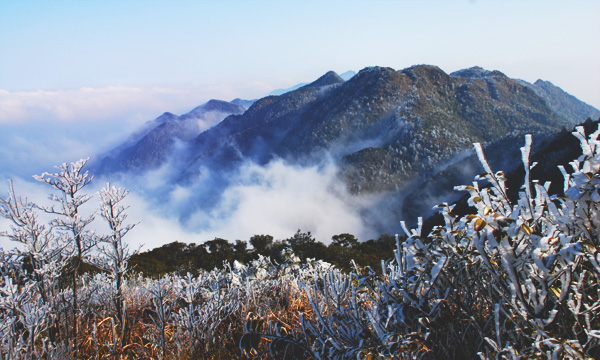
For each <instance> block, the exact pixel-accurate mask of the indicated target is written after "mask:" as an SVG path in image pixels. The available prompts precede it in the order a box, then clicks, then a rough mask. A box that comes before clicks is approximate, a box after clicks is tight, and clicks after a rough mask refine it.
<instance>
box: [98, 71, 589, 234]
mask: <svg viewBox="0 0 600 360" xmlns="http://www.w3.org/2000/svg"><path fill="white" fill-rule="evenodd" d="M209 104H210V105H209ZM236 106H237V107H236ZM210 112H212V113H214V114H220V115H219V116H222V117H223V120H222V121H220V122H218V123H216V124H215V125H214V126H212V127H207V128H206V129H205V130H204V131H202V130H200V128H199V127H193V130H189V128H190V124H193V122H190V119H198V118H203V117H206V116H207V115H206V114H208V113H210ZM599 114H600V113H599V112H598V110H597V109H595V108H593V107H591V106H589V105H587V104H585V103H583V102H581V101H579V100H577V99H576V98H574V97H572V96H571V95H569V94H567V93H565V92H564V91H562V90H561V89H560V88H558V87H556V86H554V85H552V84H551V83H549V82H544V81H541V80H539V81H537V82H536V83H535V84H530V83H527V82H524V81H522V80H516V79H511V78H509V77H507V76H506V75H504V74H503V73H501V72H499V71H488V70H485V69H482V68H480V67H472V68H469V69H464V70H460V71H457V72H454V73H451V74H447V73H445V72H444V71H442V70H441V69H440V68H438V67H436V66H430V65H417V66H413V67H409V68H406V69H403V70H398V71H397V70H394V69H391V68H386V67H369V68H365V69H363V70H361V71H360V72H359V73H358V74H356V75H354V76H351V77H349V79H348V80H345V79H344V78H342V77H341V76H339V75H338V74H336V73H335V72H333V71H330V72H328V73H326V74H324V75H323V76H322V77H320V78H319V79H317V80H315V81H314V82H312V83H310V84H306V85H303V86H301V87H299V88H297V89H295V90H292V91H289V92H286V93H283V94H282V95H278V96H273V95H271V96H267V97H265V98H262V99H259V100H257V101H255V102H253V103H252V104H251V105H250V106H249V108H247V109H245V108H244V107H243V106H240V104H234V103H233V102H232V103H226V102H218V101H211V102H209V103H207V104H205V105H202V106H201V107H199V108H196V109H194V110H192V111H191V112H190V113H188V114H186V115H182V116H180V117H177V116H174V115H172V114H171V115H169V114H165V115H163V116H161V117H160V118H158V119H156V120H155V121H154V122H153V124H157V125H156V126H154V127H153V128H152V130H150V131H146V133H145V134H144V136H142V137H141V138H139V140H138V141H137V142H135V143H134V144H128V145H129V146H127V147H123V146H122V147H119V148H118V149H115V151H114V152H113V153H111V154H109V155H108V156H106V157H105V158H104V159H103V160H102V164H103V165H104V166H103V167H100V170H101V172H106V173H110V172H132V171H141V170H149V169H153V168H156V167H158V166H160V165H161V164H164V163H165V162H167V161H172V163H174V164H175V165H174V166H172V168H171V169H170V172H171V173H170V174H169V176H167V177H165V179H164V184H163V185H164V186H163V193H165V191H166V192H167V193H168V189H169V188H175V187H183V188H191V187H194V192H193V194H194V195H193V196H190V197H189V198H187V199H186V200H187V201H188V205H189V206H188V207H186V208H185V211H184V213H185V214H182V216H188V215H189V213H190V212H191V211H192V210H193V209H194V208H199V207H204V208H210V207H211V206H214V205H215V204H217V203H218V202H219V201H221V200H222V199H221V195H222V194H223V192H224V190H225V189H226V188H227V187H228V186H230V184H233V183H236V181H237V180H236V179H237V176H238V175H239V171H240V169H241V168H242V166H243V165H244V164H247V163H248V162H250V163H254V164H258V165H260V166H264V165H267V164H269V163H270V162H271V161H272V160H274V159H284V160H285V161H286V163H288V164H294V165H295V166H314V165H319V164H322V163H323V161H324V159H331V161H333V162H334V163H335V164H336V166H337V167H338V176H339V178H340V179H342V180H343V181H344V182H345V184H346V186H347V188H348V189H349V191H350V192H351V193H352V194H354V195H361V196H362V195H368V194H380V195H381V194H385V195H386V196H384V197H379V198H378V199H380V200H377V201H373V202H371V203H370V204H369V205H367V206H366V207H365V209H364V213H365V216H366V217H369V216H370V217H372V218H373V226H376V227H378V228H383V229H385V228H386V226H388V225H389V223H390V222H393V223H396V222H397V220H398V219H399V218H402V217H406V216H408V217H412V216H413V215H414V216H416V215H418V214H419V213H417V214H414V210H415V208H416V207H418V206H417V205H418V204H425V205H427V206H429V205H428V204H430V203H431V202H433V201H435V200H437V195H442V194H441V193H439V194H438V193H436V194H434V195H431V196H430V198H429V199H426V200H424V199H417V198H415V195H416V194H418V193H421V194H423V192H417V191H416V190H417V189H421V190H425V189H438V188H439V189H441V188H442V187H440V186H439V184H440V181H443V180H441V179H452V180H457V179H462V178H469V177H470V179H468V180H467V181H470V180H471V179H472V175H473V174H476V173H477V171H478V169H477V165H476V164H472V161H467V160H465V159H467V158H469V151H470V149H471V148H472V144H473V143H474V142H481V143H483V144H485V145H486V146H488V147H491V148H493V147H494V146H496V147H498V148H499V149H504V148H515V147H516V149H517V151H518V146H520V139H522V135H523V134H525V133H534V134H538V135H536V136H540V137H541V138H543V137H544V136H546V135H544V134H552V133H556V132H559V131H561V129H563V128H571V127H572V126H574V125H575V124H577V123H579V122H582V121H584V120H585V119H586V118H588V117H594V118H596V117H598V116H599ZM226 115H228V116H226ZM161 118H162V119H161ZM159 119H161V120H159ZM138 137H139V136H138ZM177 144H178V145H177ZM517 144H519V145H518V146H517ZM511 156H512V155H511ZM519 158H520V155H519ZM500 160H502V158H501V159H500ZM503 160H504V161H505V162H508V164H512V163H514V159H512V158H508V157H505V158H503ZM453 166H454V167H453ZM444 171H446V173H448V172H452V171H453V172H454V173H453V174H452V175H451V176H445V175H444V174H445V173H444ZM200 183H201V184H202V186H201V187H198V186H196V185H197V184H200ZM454 185H456V182H454V183H452V186H454ZM427 187H429V188H427ZM165 189H166V190H165ZM163 196H164V195H163ZM381 199H383V200H381ZM403 204H404V205H403ZM382 208H386V209H392V210H391V211H390V212H388V213H387V217H388V218H387V219H382V218H381V216H380V215H378V214H379V213H380V212H379V210H381V209H382ZM388 231H389V230H388Z"/></svg>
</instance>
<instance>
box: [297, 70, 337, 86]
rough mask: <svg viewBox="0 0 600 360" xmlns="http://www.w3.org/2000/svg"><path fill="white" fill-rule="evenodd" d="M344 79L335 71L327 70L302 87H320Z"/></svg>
mask: <svg viewBox="0 0 600 360" xmlns="http://www.w3.org/2000/svg"><path fill="white" fill-rule="evenodd" d="M344 81H345V80H344V79H342V77H341V76H339V75H338V74H337V73H336V72H335V71H328V72H327V73H325V75H323V76H321V77H320V78H318V79H317V80H315V81H313V82H311V83H310V84H308V85H306V86H304V87H305V88H308V87H321V86H327V85H335V84H341V83H343V82H344Z"/></svg>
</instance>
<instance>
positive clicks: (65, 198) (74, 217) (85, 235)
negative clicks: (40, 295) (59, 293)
mask: <svg viewBox="0 0 600 360" xmlns="http://www.w3.org/2000/svg"><path fill="white" fill-rule="evenodd" d="M88 161H89V158H87V159H81V160H79V161H75V162H72V163H70V164H67V163H63V164H62V165H60V166H57V167H56V168H57V169H58V171H57V172H54V173H48V172H45V173H43V174H41V175H35V176H34V178H35V179H36V180H38V181H40V182H43V183H45V184H48V185H50V186H51V187H53V188H54V189H56V190H58V191H59V194H58V195H57V194H51V195H50V197H49V198H50V200H52V201H53V202H55V203H56V204H55V205H51V206H48V207H40V208H41V209H42V210H43V211H45V212H47V213H50V214H54V215H56V218H54V219H53V220H52V222H51V225H52V226H53V227H54V228H56V229H58V230H59V231H61V232H60V235H59V236H61V237H62V241H63V243H64V244H65V248H66V249H68V252H67V254H68V255H69V256H71V257H72V264H71V266H70V268H69V271H70V274H71V279H72V290H73V302H72V315H73V321H72V325H73V326H72V331H73V334H72V335H73V338H74V339H75V341H77V340H76V339H77V334H78V330H79V325H78V321H77V314H78V312H79V303H78V296H77V295H78V281H77V280H78V273H79V269H80V267H81V264H82V263H83V260H84V258H85V257H86V255H87V254H88V253H89V251H90V249H91V248H92V247H93V246H94V245H95V243H96V239H95V236H94V234H93V232H91V231H89V230H87V229H86V227H87V226H88V225H89V224H90V223H91V222H92V221H93V220H94V215H93V214H92V215H89V216H84V215H83V214H82V212H81V207H82V206H83V205H84V204H85V203H86V202H87V201H88V200H90V198H91V196H89V195H87V194H82V190H83V188H85V187H86V186H87V185H88V184H89V183H90V182H91V181H92V179H93V176H90V175H89V173H88V172H87V171H85V172H84V171H83V167H84V166H85V164H86V163H87V162H88ZM76 348H77V345H76Z"/></svg>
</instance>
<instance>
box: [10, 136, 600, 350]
mask: <svg viewBox="0 0 600 360" xmlns="http://www.w3.org/2000/svg"><path fill="white" fill-rule="evenodd" d="M573 134H574V135H575V136H576V137H577V138H579V140H580V141H581V148H582V151H583V153H582V155H581V156H580V157H579V158H578V159H575V160H574V161H573V162H571V167H572V169H568V170H567V169H562V170H561V171H562V172H563V174H564V177H565V183H564V189H565V196H550V195H548V193H547V190H548V189H549V184H547V183H546V184H540V183H539V182H536V181H535V180H532V179H531V178H530V170H531V169H532V168H533V167H534V166H536V164H530V163H529V153H530V150H531V138H530V137H526V142H525V146H524V147H523V148H522V149H521V151H522V154H523V163H524V166H525V181H524V184H523V187H522V189H521V193H520V197H519V199H518V200H517V201H516V202H514V201H511V200H510V199H509V197H508V195H507V191H506V186H505V180H506V179H505V175H504V174H503V173H502V172H494V171H493V170H492V169H491V168H490V166H489V165H488V164H487V161H486V159H485V157H484V154H483V152H482V150H481V147H480V146H479V145H477V144H476V146H475V148H476V151H477V154H478V156H479V159H480V161H481V163H482V165H483V167H484V169H485V172H484V173H483V174H481V175H480V176H479V177H478V178H476V181H475V182H474V183H473V184H472V185H468V186H463V187H458V188H457V189H458V190H462V191H466V192H468V193H469V195H470V197H469V205H470V206H472V208H473V209H474V211H473V213H472V214H469V215H465V216H459V215H457V214H455V213H454V212H453V210H454V207H453V206H452V205H449V204H440V205H439V206H438V207H439V210H440V212H441V214H442V215H443V217H444V220H445V225H443V226H438V227H436V228H434V229H433V230H432V231H431V233H429V234H421V230H420V228H418V229H415V230H410V229H407V228H406V226H404V228H405V232H406V234H407V237H406V238H404V237H400V236H398V237H397V249H396V252H395V257H394V258H393V259H390V260H388V261H384V262H382V264H381V271H380V272H376V271H373V269H369V268H360V267H358V266H356V267H355V269H354V271H352V272H349V273H345V272H342V271H341V270H339V269H337V268H335V267H334V266H331V265H329V264H327V263H324V262H321V261H308V262H306V263H301V262H299V261H298V258H296V257H295V256H294V254H291V253H288V254H285V257H283V258H285V259H286V261H283V262H282V263H281V264H277V263H275V262H274V261H272V260H270V259H268V258H265V257H260V258H259V259H258V260H253V261H251V262H249V263H248V264H240V263H238V262H234V263H233V264H227V265H226V266H225V267H224V268H223V269H221V270H217V269H215V270H212V271H202V272H200V273H199V275H197V276H192V275H189V274H188V275H187V276H179V275H175V274H170V275H166V276H163V277H161V278H158V279H151V278H145V277H143V276H142V275H139V274H133V273H130V272H128V260H129V258H130V256H131V255H132V252H131V251H129V250H128V248H127V245H126V239H124V237H125V235H126V234H127V232H128V231H129V230H130V229H131V227H132V226H133V225H129V224H127V223H126V214H125V211H126V209H125V208H124V207H123V206H122V205H121V201H122V200H123V198H124V197H125V196H126V195H127V192H126V191H124V190H121V189H117V188H115V187H112V186H107V187H105V188H104V189H103V190H102V192H101V193H100V194H99V196H98V198H99V201H100V210H98V212H97V213H96V216H99V217H100V220H104V221H106V222H107V224H108V225H109V226H108V227H109V228H110V233H109V234H107V235H99V234H96V233H93V232H91V231H88V230H87V228H86V227H87V225H88V224H89V223H90V221H91V220H92V218H93V215H90V214H87V215H85V214H82V213H81V211H80V209H81V205H82V204H83V203H85V202H87V201H88V200H89V199H90V197H89V196H87V195H85V194H83V193H81V190H82V189H83V188H84V187H85V185H87V184H88V183H89V181H91V177H90V176H89V175H88V174H87V173H85V172H83V170H82V169H83V166H84V165H85V162H86V161H85V160H82V161H80V162H76V163H73V164H70V165H66V164H65V165H63V166H61V167H59V168H58V172H57V173H54V174H43V175H42V176H39V177H37V178H38V180H40V181H42V182H45V183H47V184H49V185H50V186H52V187H53V188H54V189H55V190H56V193H55V195H53V196H52V198H51V199H52V200H53V201H54V203H55V204H56V205H55V206H54V207H43V208H42V207H38V206H36V205H35V204H32V203H30V202H28V201H27V200H26V199H24V198H22V197H19V196H18V195H17V194H16V192H15V191H14V189H13V187H12V185H10V186H9V193H8V196H7V197H6V198H1V200H0V205H1V207H0V215H2V216H3V217H4V218H6V219H8V220H10V221H11V222H12V223H13V226H12V227H11V228H10V229H2V235H3V236H6V237H8V238H10V239H12V240H14V241H16V242H19V243H21V244H22V246H21V247H20V249H19V250H11V251H6V250H3V251H2V252H0V257H1V259H0V272H1V274H0V275H1V280H0V344H1V353H2V357H3V358H6V359H32V358H33V359H35V358H52V359H54V358H95V359H101V358H132V359H133V358H148V359H191V358H243V357H246V356H248V357H260V358H274V359H310V358H313V359H352V358H359V359H378V358H390V359H413V358H414V359H417V358H431V359H442V358H450V359H452V358H454V359H469V358H475V357H477V356H479V357H481V358H485V359H488V358H489V359H504V358H505V359H518V358H576V359H577V358H581V359H585V358H593V357H596V356H598V353H600V351H599V348H600V252H599V251H598V248H599V247H600V239H599V233H598V231H599V229H600V213H599V210H600V209H599V208H600V172H599V170H600V141H599V140H598V137H599V135H600V129H599V130H597V131H596V132H595V133H593V134H591V135H590V136H589V137H586V136H585V134H584V131H583V129H582V128H577V129H576V131H575V132H574V133H573ZM40 211H43V212H46V213H51V214H53V216H55V219H54V220H52V221H51V222H50V223H48V224H45V223H44V224H43V223H41V222H40V220H39V219H40V217H39V215H38V213H39V212H40ZM84 263H86V264H95V265H96V266H97V267H98V268H100V269H101V270H102V271H101V272H95V273H86V274H83V275H81V273H82V271H81V270H82V264H84Z"/></svg>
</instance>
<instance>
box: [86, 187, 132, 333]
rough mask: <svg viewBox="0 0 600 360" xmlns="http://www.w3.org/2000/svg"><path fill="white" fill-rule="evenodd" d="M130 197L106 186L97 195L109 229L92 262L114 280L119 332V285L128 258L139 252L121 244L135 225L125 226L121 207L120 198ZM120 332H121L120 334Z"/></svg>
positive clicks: (117, 189) (121, 319) (101, 214)
mask: <svg viewBox="0 0 600 360" xmlns="http://www.w3.org/2000/svg"><path fill="white" fill-rule="evenodd" d="M128 194H129V190H126V189H121V188H117V187H115V186H111V185H110V183H107V184H106V186H105V187H104V188H102V190H100V192H98V196H99V198H100V200H99V201H100V212H99V214H100V217H102V219H104V220H105V221H106V223H107V224H108V227H109V229H110V234H109V235H106V236H103V237H101V238H100V241H101V242H102V243H103V244H104V245H103V246H100V247H99V251H100V255H101V256H99V257H97V258H96V259H95V261H94V264H95V265H96V266H98V267H99V268H101V269H102V270H104V271H107V272H108V273H109V275H110V276H111V278H114V281H115V289H114V290H115V293H114V296H113V302H114V305H115V309H116V315H117V318H118V319H119V321H120V323H121V329H123V328H124V316H123V313H124V299H123V294H122V286H123V280H124V276H125V274H126V273H127V271H128V262H129V258H131V256H132V255H134V254H135V253H137V252H138V250H135V251H133V252H132V251H130V250H129V246H128V245H127V244H126V243H125V242H124V241H123V237H124V236H125V235H126V234H127V233H128V232H129V230H131V229H133V228H134V227H135V226H136V225H137V223H135V224H125V220H126V219H127V214H126V213H125V211H126V210H127V209H128V207H126V206H123V205H122V201H123V199H125V197H126V196H127V195H128ZM121 333H122V331H121Z"/></svg>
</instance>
